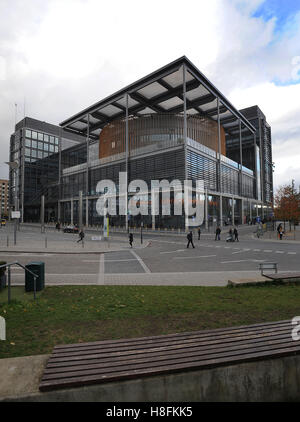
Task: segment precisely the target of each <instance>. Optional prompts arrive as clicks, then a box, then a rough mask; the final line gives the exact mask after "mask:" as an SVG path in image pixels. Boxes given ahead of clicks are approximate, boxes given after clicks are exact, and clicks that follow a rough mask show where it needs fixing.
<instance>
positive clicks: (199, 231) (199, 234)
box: [198, 227, 201, 240]
mask: <svg viewBox="0 0 300 422" xmlns="http://www.w3.org/2000/svg"><path fill="white" fill-rule="evenodd" d="M200 236H201V229H200V227H199V228H198V240H200Z"/></svg>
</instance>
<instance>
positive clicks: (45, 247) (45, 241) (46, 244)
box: [45, 237, 47, 249]
mask: <svg viewBox="0 0 300 422" xmlns="http://www.w3.org/2000/svg"><path fill="white" fill-rule="evenodd" d="M45 248H46V249H47V237H45Z"/></svg>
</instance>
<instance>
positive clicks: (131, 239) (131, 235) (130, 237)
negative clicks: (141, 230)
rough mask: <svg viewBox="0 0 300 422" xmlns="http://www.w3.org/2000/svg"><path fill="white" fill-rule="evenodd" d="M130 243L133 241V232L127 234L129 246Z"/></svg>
mask: <svg viewBox="0 0 300 422" xmlns="http://www.w3.org/2000/svg"><path fill="white" fill-rule="evenodd" d="M132 243H133V234H132V233H130V234H129V245H130V247H131V248H132Z"/></svg>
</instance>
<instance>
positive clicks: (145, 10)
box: [0, 0, 300, 189]
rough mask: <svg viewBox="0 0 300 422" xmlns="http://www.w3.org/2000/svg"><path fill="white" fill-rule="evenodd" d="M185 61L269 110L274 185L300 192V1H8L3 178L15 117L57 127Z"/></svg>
mask: <svg viewBox="0 0 300 422" xmlns="http://www.w3.org/2000/svg"><path fill="white" fill-rule="evenodd" d="M183 55H185V56H187V57H188V58H189V59H190V60H191V61H192V62H193V63H194V64H195V66H196V67H197V68H198V69H199V70H200V71H201V72H202V73H204V74H205V76H207V77H208V79H209V80H210V81H211V82H212V83H213V84H214V85H215V86H216V87H217V88H218V89H219V90H220V91H221V92H222V93H223V94H224V95H225V96H226V97H227V98H228V99H229V101H230V102H231V103H232V104H233V105H234V106H235V107H236V108H237V109H241V108H245V107H250V106H252V105H258V106H259V107H260V108H261V110H262V111H263V113H264V114H265V115H266V118H267V121H268V123H269V124H270V125H271V128H272V142H273V161H274V163H275V172H274V185H275V189H276V188H278V187H279V186H281V185H283V184H288V183H291V181H292V179H294V180H295V186H297V187H298V186H300V0H294V1H293V0H285V1H282V0H265V1H263V0H210V1H206V0H186V1H185V2H183V1H182V0H151V2H150V1H146V0H127V1H124V0H109V1H107V0H105V1H104V0H0V178H7V176H8V170H7V165H6V164H4V162H5V161H8V154H9V137H10V134H11V133H12V132H13V131H14V124H15V119H17V121H19V120H21V119H22V118H23V117H24V114H26V116H30V117H33V118H36V119H39V120H43V121H47V122H49V123H53V124H59V123H60V122H62V121H63V120H65V119H66V118H68V117H70V116H72V115H73V114H75V113H76V112H79V111H81V110H83V109H84V108H86V107H88V106H90V105H91V104H93V103H95V102H97V101H99V100H101V99H103V98H104V97H106V96H108V95H110V94H112V93H114V92H115V91H117V90H119V89H121V88H123V87H125V86H126V85H129V84H130V83H132V82H134V81H136V80H137V79H139V78H142V77H143V76H145V75H147V74H149V73H151V72H153V71H155V70H157V69H158V68H160V67H162V66H164V65H166V64H167V63H169V62H171V61H173V60H175V59H177V58H179V57H181V56H183ZM15 104H17V107H15Z"/></svg>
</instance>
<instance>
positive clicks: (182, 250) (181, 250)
mask: <svg viewBox="0 0 300 422" xmlns="http://www.w3.org/2000/svg"><path fill="white" fill-rule="evenodd" d="M177 252H184V249H178V250H177V251H167V252H160V253H161V254H165V253H177Z"/></svg>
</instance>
